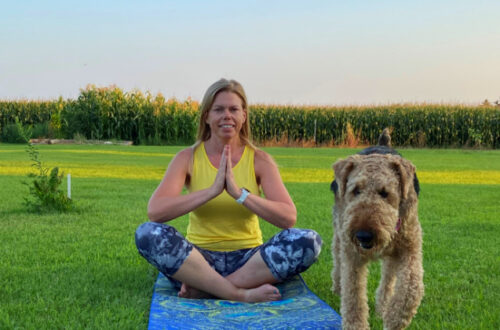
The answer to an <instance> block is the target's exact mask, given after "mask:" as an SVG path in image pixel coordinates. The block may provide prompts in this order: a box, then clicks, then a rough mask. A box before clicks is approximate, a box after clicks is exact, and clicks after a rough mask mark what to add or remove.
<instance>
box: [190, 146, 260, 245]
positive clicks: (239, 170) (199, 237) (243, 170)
mask: <svg viewBox="0 0 500 330" xmlns="http://www.w3.org/2000/svg"><path fill="white" fill-rule="evenodd" d="M254 156H255V151H254V150H253V149H251V148H249V147H248V146H245V150H244V151H243V155H242V156H241V159H240V161H239V162H238V163H237V164H236V165H235V166H233V173H234V178H235V180H236V183H237V185H238V187H244V188H246V189H247V190H248V191H250V192H251V193H252V194H255V195H260V191H259V186H258V185H257V179H256V177H255V169H254ZM193 157H194V159H193V169H192V173H191V180H190V185H189V187H188V190H189V191H190V192H194V191H198V190H201V189H206V188H208V187H210V186H211V185H212V183H213V182H214V180H215V176H216V174H217V168H215V167H214V166H213V165H212V164H211V163H210V160H209V159H208V156H207V153H206V151H205V144H204V143H203V142H202V143H201V144H200V145H198V146H197V147H196V149H195V150H194V154H193ZM186 238H187V239H188V240H189V241H190V242H192V243H194V244H196V245H197V246H199V247H201V248H204V249H207V250H212V251H233V250H239V249H248V248H253V247H255V246H258V245H260V244H262V233H261V231H260V226H259V219H258V217H257V215H255V213H252V212H251V211H250V210H248V209H247V208H246V207H245V206H243V205H240V204H238V203H236V201H235V200H234V198H232V197H231V196H230V195H229V194H228V193H227V192H226V191H223V192H222V193H221V194H220V195H219V196H217V197H216V198H214V199H212V200H210V201H209V202H207V203H205V204H204V205H202V206H200V207H198V208H197V209H196V210H194V211H192V212H191V213H190V214H189V225H188V228H187V235H186Z"/></svg>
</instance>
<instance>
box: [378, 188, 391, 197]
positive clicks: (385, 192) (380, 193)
mask: <svg viewBox="0 0 500 330" xmlns="http://www.w3.org/2000/svg"><path fill="white" fill-rule="evenodd" d="M378 194H379V195H380V197H382V198H387V196H389V194H388V193H387V191H385V190H383V189H382V190H380V191H379V192H378Z"/></svg>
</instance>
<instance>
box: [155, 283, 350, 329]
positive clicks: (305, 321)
mask: <svg viewBox="0 0 500 330" xmlns="http://www.w3.org/2000/svg"><path fill="white" fill-rule="evenodd" d="M276 287H278V289H279V290H280V292H281V295H282V300H280V301H274V302H266V303H253V304H251V303H242V302H236V301H229V300H220V299H186V298H179V297H177V290H176V289H175V288H174V286H173V285H172V284H171V282H170V280H169V279H168V278H166V277H165V276H163V274H161V273H160V274H159V275H158V279H157V280H156V284H155V288H154V293H153V300H152V302H151V311H150V314H149V325H148V329H149V330H157V329H218V330H222V329H341V327H342V326H341V323H342V320H341V318H340V316H339V314H337V312H335V310H333V309H332V308H331V307H330V306H328V304H326V303H325V302H324V301H323V300H321V299H319V298H318V296H316V295H315V294H314V293H312V292H311V291H310V290H309V288H308V287H307V286H306V284H305V283H304V280H303V279H302V277H300V276H296V277H294V278H293V279H291V280H289V281H287V282H285V283H281V284H277V285H276Z"/></svg>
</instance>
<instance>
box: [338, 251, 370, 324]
mask: <svg viewBox="0 0 500 330" xmlns="http://www.w3.org/2000/svg"><path fill="white" fill-rule="evenodd" d="M342 250H344V248H342ZM341 252H342V256H341V258H342V263H343V264H342V274H341V276H340V282H341V286H342V296H341V307H340V313H341V315H342V329H344V330H351V329H352V330H365V329H369V328H370V327H369V324H368V316H369V313H368V301H367V300H368V299H367V297H366V277H367V275H368V274H367V273H368V270H367V268H368V267H367V262H366V261H364V260H361V259H360V258H359V256H358V255H357V254H355V253H350V254H349V255H347V254H346V253H344V251H341Z"/></svg>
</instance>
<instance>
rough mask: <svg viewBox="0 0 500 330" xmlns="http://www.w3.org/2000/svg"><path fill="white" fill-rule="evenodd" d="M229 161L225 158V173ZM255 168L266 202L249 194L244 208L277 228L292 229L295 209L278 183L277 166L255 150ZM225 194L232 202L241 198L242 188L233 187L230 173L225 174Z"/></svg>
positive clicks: (265, 155) (233, 183) (284, 188)
mask: <svg viewBox="0 0 500 330" xmlns="http://www.w3.org/2000/svg"><path fill="white" fill-rule="evenodd" d="M230 159H231V156H230V155H228V166H227V168H228V169H227V170H228V172H229V171H230V169H231V166H230V165H231V164H230ZM254 167H255V175H256V177H257V178H258V180H259V181H260V184H261V186H262V190H263V192H264V195H265V197H266V198H262V197H260V196H257V195H254V194H250V195H249V196H248V197H247V198H246V200H245V201H244V202H243V205H245V206H246V207H247V208H248V209H249V210H251V211H252V212H254V213H255V214H257V215H258V216H259V217H261V218H262V219H264V220H266V221H268V222H270V223H272V224H273V225H275V226H277V227H279V228H283V229H286V228H291V227H293V226H294V225H295V222H296V221H297V209H296V208H295V204H294V203H293V201H292V199H291V198H290V195H289V194H288V191H287V190H286V187H285V185H284V184H283V181H282V180H281V176H280V173H279V171H278V167H277V166H276V163H275V162H274V161H273V159H272V158H271V156H269V155H268V154H267V153H265V152H264V151H262V150H256V151H255V162H254ZM231 181H232V182H231ZM226 190H227V192H228V193H229V194H230V195H231V196H232V197H233V198H235V199H237V198H239V197H240V195H241V187H237V186H236V184H235V181H234V177H233V174H232V171H230V173H226Z"/></svg>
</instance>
